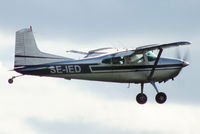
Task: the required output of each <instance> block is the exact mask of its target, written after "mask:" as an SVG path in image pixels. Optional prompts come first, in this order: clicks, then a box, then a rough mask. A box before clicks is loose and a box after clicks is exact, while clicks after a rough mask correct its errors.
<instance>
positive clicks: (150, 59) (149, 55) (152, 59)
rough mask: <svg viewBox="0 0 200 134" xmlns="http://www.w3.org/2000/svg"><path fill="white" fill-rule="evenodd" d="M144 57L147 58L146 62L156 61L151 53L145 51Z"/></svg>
mask: <svg viewBox="0 0 200 134" xmlns="http://www.w3.org/2000/svg"><path fill="white" fill-rule="evenodd" d="M145 55H146V56H147V59H148V61H155V60H156V55H155V54H154V53H153V52H152V51H147V52H146V53H145Z"/></svg>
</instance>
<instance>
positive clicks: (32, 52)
mask: <svg viewBox="0 0 200 134" xmlns="http://www.w3.org/2000/svg"><path fill="white" fill-rule="evenodd" d="M67 60H72V59H70V58H66V57H62V56H57V55H53V54H48V53H43V52H41V51H40V50H39V49H38V48H37V45H36V42H35V38H34V35H33V32H32V28H27V29H22V30H19V31H17V32H16V42H15V63H14V66H15V67H18V66H28V65H38V64H46V63H51V62H59V61H67Z"/></svg>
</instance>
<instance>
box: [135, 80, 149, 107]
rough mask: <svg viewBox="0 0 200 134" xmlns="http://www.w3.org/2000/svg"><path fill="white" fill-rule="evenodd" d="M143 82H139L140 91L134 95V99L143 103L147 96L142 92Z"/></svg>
mask: <svg viewBox="0 0 200 134" xmlns="http://www.w3.org/2000/svg"><path fill="white" fill-rule="evenodd" d="M143 90H144V83H141V93H139V94H138V95H137V96H136V101H137V102H138V103H139V104H145V103H146V102H147V96H146V95H145V94H144V93H143Z"/></svg>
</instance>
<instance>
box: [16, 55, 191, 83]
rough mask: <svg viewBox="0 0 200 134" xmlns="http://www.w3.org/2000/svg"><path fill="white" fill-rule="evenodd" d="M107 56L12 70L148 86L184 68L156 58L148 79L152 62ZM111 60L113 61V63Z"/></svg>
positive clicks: (178, 63) (176, 60)
mask: <svg viewBox="0 0 200 134" xmlns="http://www.w3.org/2000/svg"><path fill="white" fill-rule="evenodd" d="M105 59H109V57H107V56H102V57H97V58H86V59H80V60H71V61H64V62H54V63H49V64H42V65H32V66H24V67H19V68H15V71H17V72H19V73H21V74H26V75H37V76H47V77H59V78H65V79H82V80H94V81H107V82H119V83H148V82H150V81H154V82H157V81H158V82H162V81H167V80H169V79H173V78H174V77H176V76H177V75H178V74H179V72H180V71H181V69H182V68H183V67H185V66H186V65H187V63H186V62H184V61H182V60H178V59H171V58H160V59H159V61H158V65H157V66H156V67H155V72H154V74H153V76H152V78H151V80H149V79H148V76H149V75H150V73H151V71H152V68H153V66H154V62H155V60H152V59H148V57H147V56H144V59H143V61H139V62H137V64H136V63H128V62H125V61H124V62H123V63H120V62H119V63H114V62H112V63H107V62H104V61H105ZM113 61H114V60H113Z"/></svg>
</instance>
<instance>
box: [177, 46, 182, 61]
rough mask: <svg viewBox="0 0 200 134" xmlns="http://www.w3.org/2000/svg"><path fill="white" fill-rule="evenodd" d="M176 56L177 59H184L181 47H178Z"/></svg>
mask: <svg viewBox="0 0 200 134" xmlns="http://www.w3.org/2000/svg"><path fill="white" fill-rule="evenodd" d="M176 58H177V59H182V58H181V53H180V49H179V48H177V49H176Z"/></svg>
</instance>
